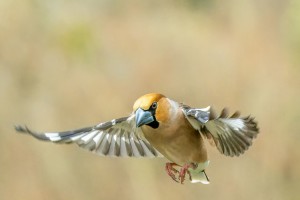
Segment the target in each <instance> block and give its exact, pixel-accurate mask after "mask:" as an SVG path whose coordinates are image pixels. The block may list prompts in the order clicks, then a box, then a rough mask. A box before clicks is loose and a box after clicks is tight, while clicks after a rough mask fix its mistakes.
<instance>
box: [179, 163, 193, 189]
mask: <svg viewBox="0 0 300 200" xmlns="http://www.w3.org/2000/svg"><path fill="white" fill-rule="evenodd" d="M189 168H192V169H196V168H197V165H196V164H194V163H189V164H185V165H183V166H182V168H181V169H180V172H179V176H178V179H179V181H180V183H181V184H183V182H184V180H185V175H186V174H188V175H189V178H190V181H191V180H192V176H191V173H190V171H189Z"/></svg>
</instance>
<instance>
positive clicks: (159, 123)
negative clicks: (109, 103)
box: [16, 93, 258, 183]
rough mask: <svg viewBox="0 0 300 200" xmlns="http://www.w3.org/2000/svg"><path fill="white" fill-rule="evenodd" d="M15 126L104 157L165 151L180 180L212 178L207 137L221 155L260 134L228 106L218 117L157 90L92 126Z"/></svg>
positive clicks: (239, 148)
mask: <svg viewBox="0 0 300 200" xmlns="http://www.w3.org/2000/svg"><path fill="white" fill-rule="evenodd" d="M16 130H17V131H19V132H24V133H29V134H31V135H33V136H34V137H36V138H37V139H40V140H46V141H52V142H60V143H73V142H74V143H77V144H78V145H79V146H80V147H83V148H85V149H88V150H90V151H93V152H95V153H97V154H100V155H105V156H130V157H159V156H161V155H163V156H164V157H166V158H167V159H168V160H170V161H171V163H167V164H166V171H167V173H168V175H169V176H171V178H172V179H173V180H175V181H179V182H181V183H183V182H184V180H185V175H186V174H188V175H189V178H190V180H191V181H192V182H201V183H209V179H208V177H207V176H206V174H205V171H204V170H205V168H206V167H207V166H208V163H209V161H208V156H207V151H206V147H205V145H204V138H206V139H209V140H210V141H211V142H212V143H214V144H215V145H216V147H217V148H218V150H219V151H220V152H221V153H222V154H224V155H227V156H239V155H240V154H242V153H244V151H246V150H247V149H248V148H249V146H250V145H251V144H252V140H253V139H254V138H255V137H256V135H257V134H258V128H257V124H256V122H254V121H253V118H250V117H244V118H242V117H239V114H238V113H234V114H233V115H232V116H231V117H228V114H227V111H226V110H223V111H222V113H221V115H220V116H219V117H216V116H215V115H214V114H213V112H212V110H211V108H210V107H207V108H204V109H196V108H191V107H189V106H186V105H183V104H180V103H178V102H176V101H173V100H171V99H169V98H167V97H165V96H164V95H162V94H157V93H151V94H146V95H144V96H142V97H140V98H139V99H137V100H136V102H135V103H134V106H133V113H132V114H131V115H130V116H129V117H124V118H119V119H114V120H112V121H110V122H105V123H100V124H98V125H96V126H93V127H87V128H83V129H78V130H74V131H66V132H54V133H40V134H37V133H34V132H32V131H30V130H29V129H27V128H26V127H21V126H17V127H16ZM174 166H176V167H180V170H177V169H176V168H174ZM177 175H178V176H177Z"/></svg>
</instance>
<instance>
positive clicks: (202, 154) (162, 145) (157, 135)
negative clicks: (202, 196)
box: [142, 112, 207, 165]
mask: <svg viewBox="0 0 300 200" xmlns="http://www.w3.org/2000/svg"><path fill="white" fill-rule="evenodd" d="M142 131H143V133H144V136H145V138H146V139H147V140H148V141H149V142H150V143H151V145H152V146H154V147H155V148H156V149H157V150H158V151H159V152H160V153H161V154H162V155H164V156H165V157H166V158H168V159H169V160H171V161H172V162H175V163H177V164H179V165H183V164H185V163H190V162H196V163H199V162H203V161H206V160H207V155H206V149H205V146H204V144H203V139H202V137H201V135H200V133H199V132H198V131H197V130H195V129H194V128H193V127H192V126H191V124H190V123H189V122H188V121H187V119H186V118H185V117H184V115H183V113H182V112H181V113H178V116H177V117H176V118H174V120H173V121H171V122H169V123H160V125H159V127H158V128H157V129H153V128H151V127H149V126H143V127H142Z"/></svg>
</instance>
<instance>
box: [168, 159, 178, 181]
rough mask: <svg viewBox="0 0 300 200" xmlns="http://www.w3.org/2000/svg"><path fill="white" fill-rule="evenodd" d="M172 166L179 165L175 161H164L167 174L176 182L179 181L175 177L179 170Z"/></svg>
mask: <svg viewBox="0 0 300 200" xmlns="http://www.w3.org/2000/svg"><path fill="white" fill-rule="evenodd" d="M174 166H179V165H177V164H176V163H166V168H165V169H166V171H167V174H168V175H169V176H170V177H171V178H172V179H173V180H174V181H176V182H177V183H178V182H179V180H177V178H176V174H178V173H179V171H178V170H177V169H175V168H174Z"/></svg>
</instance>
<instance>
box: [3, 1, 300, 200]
mask: <svg viewBox="0 0 300 200" xmlns="http://www.w3.org/2000/svg"><path fill="white" fill-rule="evenodd" d="M299 63H300V3H299V1H296V0H292V1H285V0H275V1H274V0H272V1H271V0H267V1H259V0H254V1H239V0H230V1H226V2H225V1H221V0H202V1H197V0H186V1H184V0H175V1H159V0H152V1H135V0H128V1H121V0H103V1H102V0H97V1H96V0H87V1H59V0H52V1H42V0H1V1H0V91H1V92H0V151H1V154H0V199H1V200H6V199H10V200H19V199H22V200H24V199H31V200H35V199H45V200H48V199H49V200H53V199H55V200H60V199H62V200H65V199H73V200H81V199H89V200H96V199H97V200H101V199H112V200H114V199H122V200H139V199H146V200H148V199H149V200H152V199H172V200H179V199H180V200H182V199H191V200H194V199H195V200H196V199H230V200H237V199H256V200H260V199H263V200H266V199H270V200H277V199H278V200H281V199H299V196H300V191H299V189H300V149H299V145H300V142H299V141H300V132H299V129H300V122H299V121H300V106H299V103H300V102H299V99H300V76H299V75H300V66H299ZM149 92H160V93H163V94H165V95H167V96H168V97H170V98H172V99H175V100H177V101H180V102H184V103H186V104H189V105H191V106H195V107H206V106H208V105H213V106H214V107H215V108H217V109H218V110H220V109H222V108H223V107H224V106H227V107H229V108H230V109H231V110H232V111H235V110H237V109H238V110H240V111H242V113H244V114H245V115H247V114H249V113H251V114H252V115H254V116H255V117H256V119H257V121H258V122H259V127H260V130H261V133H260V135H259V136H258V138H257V140H255V142H254V145H253V146H252V147H251V148H250V150H249V151H248V152H247V153H246V154H245V155H243V156H242V157H239V158H228V157H225V156H222V155H220V154H219V153H218V151H217V150H216V149H215V148H213V147H209V153H210V160H211V164H210V166H209V168H208V169H207V173H208V175H209V177H210V179H211V184H210V185H201V184H189V183H186V184H185V185H180V184H177V183H175V182H173V181H172V180H171V179H170V178H169V177H168V176H167V175H166V173H165V171H164V164H165V162H166V160H164V159H122V158H120V159H118V158H106V157H98V156H96V155H94V154H91V153H89V152H86V151H84V150H82V149H80V148H78V147H77V146H76V145H55V144H50V143H44V142H40V141H37V140H34V139H33V138H31V137H28V136H25V135H19V134H16V133H15V131H14V129H13V125H15V124H26V125H28V126H29V127H31V128H32V129H34V130H37V131H62V130H69V129H74V128H81V127H85V126H89V125H94V124H97V123H99V122H101V121H106V120H110V119H113V118H117V117H122V116H126V115H128V114H129V113H130V112H131V108H132V104H133V102H134V101H135V99H136V98H138V97H139V96H141V95H143V94H145V93H149Z"/></svg>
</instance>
